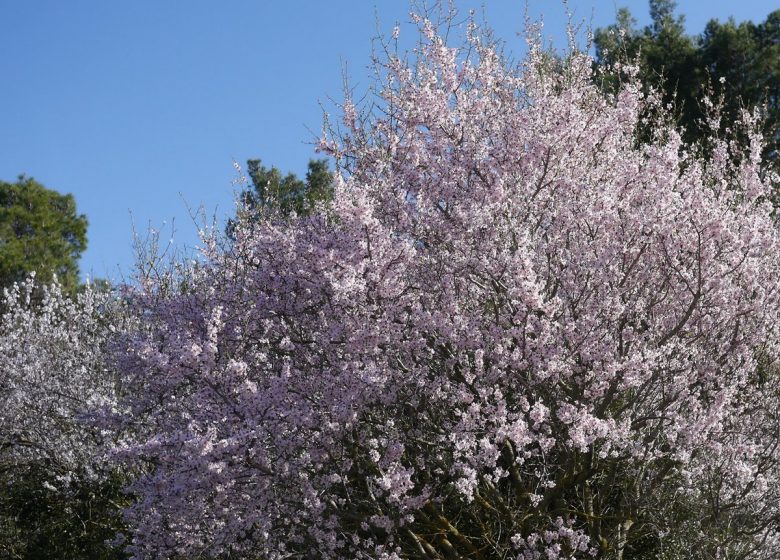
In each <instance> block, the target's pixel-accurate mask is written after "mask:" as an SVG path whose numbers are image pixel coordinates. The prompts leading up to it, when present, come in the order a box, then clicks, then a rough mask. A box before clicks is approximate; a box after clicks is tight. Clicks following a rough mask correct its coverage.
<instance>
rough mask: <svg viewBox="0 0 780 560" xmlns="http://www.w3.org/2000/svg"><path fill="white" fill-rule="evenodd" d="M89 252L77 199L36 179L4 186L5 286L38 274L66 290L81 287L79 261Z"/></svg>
mask: <svg viewBox="0 0 780 560" xmlns="http://www.w3.org/2000/svg"><path fill="white" fill-rule="evenodd" d="M86 247H87V218H86V216H84V215H83V214H79V213H78V212H77V210H76V201H75V199H74V198H73V195H71V194H60V193H58V192H56V191H54V190H51V189H47V188H46V187H44V186H43V185H41V184H40V183H38V182H37V181H35V180H34V179H32V178H30V177H24V176H21V177H19V179H18V180H17V181H16V182H15V183H7V182H4V181H0V287H10V286H11V285H12V284H13V283H15V282H23V281H25V280H26V279H27V277H28V276H29V274H30V273H31V272H35V274H36V277H37V279H38V280H39V281H40V282H49V281H51V279H52V278H53V276H54V275H56V276H57V278H58V280H59V282H60V283H61V284H62V286H64V287H65V288H66V289H68V290H70V289H73V288H75V287H76V286H77V285H78V282H79V267H78V260H79V257H80V256H81V254H82V253H83V252H84V250H85V249H86Z"/></svg>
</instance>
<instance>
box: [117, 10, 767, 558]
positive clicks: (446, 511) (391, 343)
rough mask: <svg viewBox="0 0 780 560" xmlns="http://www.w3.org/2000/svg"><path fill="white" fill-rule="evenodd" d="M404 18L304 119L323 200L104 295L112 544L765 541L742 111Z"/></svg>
mask: <svg viewBox="0 0 780 560" xmlns="http://www.w3.org/2000/svg"><path fill="white" fill-rule="evenodd" d="M418 24H419V27H420V31H421V42H420V45H419V47H418V49H417V51H416V52H415V55H416V56H414V57H411V60H412V61H413V62H411V63H409V62H406V59H403V58H398V57H396V56H395V55H393V54H390V55H388V59H387V60H385V61H384V62H382V63H381V64H380V67H379V68H380V70H381V75H383V76H384V79H383V80H382V81H381V82H380V84H379V90H378V92H377V93H378V95H379V97H380V99H381V103H380V104H379V106H377V107H374V108H373V109H372V110H361V108H360V107H356V106H355V105H353V103H352V102H351V101H349V100H348V101H346V102H345V106H344V123H343V127H344V128H345V131H344V134H343V135H342V136H340V137H338V138H333V137H330V136H327V137H325V138H324V139H323V141H322V145H321V148H322V149H323V150H325V151H327V152H329V153H331V154H332V155H334V156H335V157H336V158H337V159H338V161H339V162H340V171H339V174H338V176H337V178H336V186H335V194H334V199H333V201H332V202H331V203H330V204H328V205H323V206H322V207H321V208H320V211H319V212H315V213H313V214H312V215H311V216H307V217H300V218H297V217H294V216H293V217H292V218H285V217H282V216H279V215H277V214H274V213H273V212H272V211H269V212H268V213H267V215H265V216H264V217H262V218H260V219H259V221H253V222H251V223H250V222H247V223H243V224H237V227H236V229H235V231H234V237H235V240H234V242H233V243H232V245H231V246H230V247H229V248H228V249H224V248H220V246H219V244H217V243H214V242H209V243H207V245H206V248H205V249H204V257H205V262H204V263H203V264H201V265H198V266H197V267H195V268H194V269H193V270H192V271H191V273H190V276H189V277H188V278H187V281H186V282H185V283H183V284H182V286H181V288H180V289H177V290H174V291H171V290H169V289H168V287H167V286H166V289H165V290H161V289H160V287H159V286H157V285H155V283H154V282H148V283H146V284H144V285H143V286H141V288H140V289H139V290H138V291H137V292H136V293H135V294H134V295H133V296H132V298H131V304H132V305H133V306H134V308H135V312H137V313H138V316H139V317H142V318H143V322H144V325H145V327H144V329H140V330H138V331H137V332H135V333H134V334H132V333H131V334H128V335H126V336H125V337H124V339H123V340H122V342H121V343H120V344H118V345H117V348H118V355H117V359H118V367H119V369H120V371H121V372H122V382H123V384H124V388H125V395H126V398H125V400H124V402H123V403H122V405H123V406H126V407H127V408H126V411H127V412H126V415H125V417H124V421H125V422H126V425H128V426H129V425H132V426H133V427H134V429H135V430H136V433H137V437H136V439H135V441H134V442H132V443H129V444H127V445H123V446H121V447H120V448H119V449H117V450H115V454H116V457H117V458H119V459H121V460H123V461H127V462H128V463H129V464H131V465H137V466H141V467H143V468H144V469H145V470H144V473H145V474H143V476H140V477H139V478H138V480H137V481H136V482H135V483H134V484H133V485H132V487H131V492H132V495H134V496H135V497H136V498H137V500H136V501H135V503H134V505H133V506H132V507H131V508H130V509H129V510H128V511H127V520H128V523H129V524H130V527H131V535H130V539H129V541H128V542H129V550H130V551H131V552H132V553H133V554H135V556H136V557H137V558H158V557H159V558H163V557H166V558H167V557H175V556H178V557H184V558H196V557H202V556H223V557H231V558H234V557H249V558H255V557H256V558H269V559H270V558H279V559H281V558H385V559H390V558H423V559H438V558H484V559H488V558H519V559H523V560H530V559H556V558H591V557H602V558H677V557H680V558H722V559H726V558H776V557H777V556H778V554H780V540H778V529H779V528H780V526H779V525H778V520H780V490H778V484H777V481H778V477H779V476H780V472H779V471H778V459H780V451H778V449H777V446H778V443H780V439H778V436H780V415H779V414H778V410H777V409H778V407H777V406H776V402H777V398H778V379H777V374H776V372H775V369H774V367H773V363H774V362H773V360H774V359H775V356H776V354H777V340H778V324H777V318H778V308H780V299H779V298H780V294H779V293H778V288H779V287H780V280H779V278H780V238H779V237H778V232H777V229H776V226H775V224H774V222H773V219H772V216H771V212H772V208H771V206H770V204H769V203H768V202H767V194H768V192H769V189H770V188H771V187H772V186H773V185H774V184H776V181H777V178H776V177H774V176H772V175H771V174H769V173H768V172H765V171H763V170H762V169H761V164H760V153H761V146H760V145H759V140H758V136H757V135H755V134H753V133H751V131H750V127H751V124H752V120H751V117H749V116H746V117H745V121H744V123H741V124H740V123H735V125H734V128H735V129H739V130H740V132H739V134H737V133H736V132H735V134H734V135H733V138H734V139H731V137H730V138H718V137H715V136H713V137H712V138H710V139H709V140H708V142H707V143H706V144H705V145H703V146H695V147H690V146H685V145H683V143H682V142H681V140H680V136H679V134H678V133H677V132H676V131H675V130H674V128H673V127H672V126H671V125H669V124H667V122H666V121H665V120H663V119H661V118H659V116H658V115H659V113H663V108H662V107H659V106H658V102H657V100H656V99H655V98H654V97H653V96H652V95H651V96H648V97H646V96H644V95H643V94H642V93H641V88H640V87H639V85H638V84H637V83H635V82H634V81H633V80H632V78H631V69H630V68H629V69H627V72H626V75H627V78H626V82H625V85H624V86H623V88H622V89H621V90H620V92H619V93H618V94H616V95H614V96H610V95H605V94H604V92H603V91H602V90H601V89H600V88H599V87H598V85H597V83H598V79H599V78H598V76H595V75H594V74H593V72H592V70H591V68H592V61H591V59H590V58H588V57H587V56H586V55H583V54H580V53H578V52H576V51H573V52H570V53H568V54H567V55H566V56H565V57H563V59H561V60H557V59H555V58H553V57H551V56H550V55H549V53H545V52H543V51H542V50H541V49H540V48H539V42H538V41H536V40H532V41H530V54H529V56H528V58H527V60H526V61H525V62H523V63H522V64H520V65H518V66H510V65H509V64H508V63H507V62H506V61H504V60H503V59H502V57H501V55H500V54H499V52H498V51H497V50H496V48H495V46H494V45H493V44H492V43H491V42H490V41H489V40H488V35H487V34H483V33H481V32H480V30H479V29H478V28H477V27H476V26H475V25H473V24H469V25H468V28H467V32H466V35H467V37H466V41H465V45H464V46H462V47H450V46H448V45H447V44H445V41H444V39H443V38H442V36H441V35H440V34H439V33H438V32H437V29H436V27H435V26H434V25H432V24H431V23H430V22H429V21H427V20H425V19H424V18H419V19H418ZM393 36H394V37H397V36H398V33H397V32H394V33H393ZM714 129H715V130H717V126H714ZM736 138H746V140H745V143H740V142H737V140H735V139H736ZM123 410H124V409H123Z"/></svg>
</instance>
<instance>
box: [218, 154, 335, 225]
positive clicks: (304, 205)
mask: <svg viewBox="0 0 780 560" xmlns="http://www.w3.org/2000/svg"><path fill="white" fill-rule="evenodd" d="M247 173H248V175H249V179H250V180H251V182H252V185H251V187H249V188H248V189H246V190H244V191H243V192H242V193H241V198H240V202H241V207H240V208H239V210H238V212H237V214H236V219H250V220H251V219H256V217H257V216H258V215H260V214H261V213H263V212H267V211H274V212H278V213H279V214H280V215H282V216H290V215H291V214H293V213H294V214H296V215H298V216H305V215H308V214H310V213H311V212H312V211H313V210H314V208H315V206H316V205H317V204H318V203H319V202H327V201H328V200H330V198H331V193H332V189H333V175H332V174H331V172H330V171H329V170H328V160H325V159H320V160H311V161H309V168H308V171H307V172H306V178H305V180H301V179H299V178H298V177H297V176H296V175H295V174H294V173H288V174H287V175H285V176H283V175H282V172H281V171H279V169H277V168H276V167H271V168H270V169H268V168H267V167H265V166H264V165H263V164H262V163H261V162H260V160H259V159H250V160H249V161H248V162H247ZM234 225H235V222H234V220H231V221H230V222H229V224H228V234H230V232H231V231H232V229H233V227H234Z"/></svg>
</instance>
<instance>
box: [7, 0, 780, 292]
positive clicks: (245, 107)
mask: <svg viewBox="0 0 780 560" xmlns="http://www.w3.org/2000/svg"><path fill="white" fill-rule="evenodd" d="M457 4H458V6H459V7H460V8H461V9H463V10H466V9H468V8H471V7H475V8H477V9H478V10H481V6H482V5H485V8H484V11H485V13H486V15H487V19H488V22H489V23H490V24H491V25H492V26H493V27H494V28H495V30H496V32H497V34H498V36H499V37H501V38H503V39H506V40H507V41H508V46H509V49H510V50H511V51H512V52H514V53H515V54H517V55H519V54H522V52H523V44H522V41H521V40H520V39H519V38H517V36H516V33H517V32H518V31H520V30H521V29H522V27H523V13H524V6H525V3H524V2H523V0H489V1H484V0H482V1H474V2H466V1H464V0H458V2H457ZM569 4H570V7H571V9H572V10H573V11H574V12H575V18H576V19H577V20H585V21H586V22H587V23H590V24H592V25H593V26H594V27H599V26H604V25H607V24H609V23H611V22H613V21H614V15H615V12H616V8H617V7H621V6H627V7H629V8H630V9H631V11H632V13H633V14H634V16H635V17H636V18H637V19H638V20H639V23H640V25H643V24H646V23H647V21H648V19H649V18H648V14H647V2H646V0H622V1H621V0H615V1H613V0H570V2H569ZM528 6H529V13H530V14H531V15H532V16H533V17H538V16H541V15H543V16H544V20H545V33H546V34H547V35H549V36H550V37H551V38H553V39H554V40H555V42H556V44H558V45H561V46H562V45H563V36H564V35H563V29H564V25H565V15H564V14H565V12H564V8H563V4H562V3H559V2H557V1H556V0H528ZM777 7H778V5H777V2H776V0H744V1H741V2H733V1H727V0H709V1H708V2H701V1H700V0H680V1H679V2H678V10H679V12H680V13H683V14H685V15H686V18H687V26H688V31H689V32H690V33H698V32H699V31H701V30H702V29H703V28H704V25H705V23H706V21H707V20H709V19H710V18H713V17H715V18H719V19H721V20H724V19H726V18H728V17H729V16H734V17H735V18H736V19H737V20H745V19H752V20H753V21H759V20H763V19H764V18H765V17H766V15H767V14H768V13H769V12H770V11H771V10H772V9H775V8H777ZM408 11H409V4H408V3H407V2H406V0H393V1H389V0H384V1H382V0H377V1H376V2H371V1H369V0H350V1H347V0H329V1H326V2H320V1H314V0H311V1H304V0H278V1H269V0H266V1H260V0H256V1H248V0H247V1H237V0H236V1H230V2H215V1H213V0H210V1H206V0H188V1H187V2H184V1H179V2H173V1H160V0H132V1H130V0H125V1H119V0H112V1H105V0H90V1H87V0H70V1H68V2H64V1H61V0H50V1H41V0H24V1H20V0H0V27H1V28H2V29H1V31H0V77H2V85H0V178H2V179H4V180H6V181H11V180H15V178H16V177H17V175H19V174H21V173H25V174H27V175H29V176H32V177H34V178H36V179H37V180H38V181H40V182H42V183H43V184H44V185H46V186H48V187H50V188H53V189H56V190H58V191H61V192H70V193H73V194H74V195H75V197H76V201H77V204H78V208H79V211H80V212H83V213H85V214H86V215H87V217H88V218H89V223H90V225H89V232H88V237H89V248H88V250H87V252H86V253H85V255H84V257H83V258H82V261H81V269H82V274H90V275H92V276H94V277H108V278H112V279H118V278H120V271H121V272H123V273H125V274H126V273H127V272H128V271H129V270H130V269H131V265H132V261H133V254H132V250H131V217H130V212H132V216H133V221H134V222H135V223H136V225H137V227H138V229H141V230H145V229H146V227H147V225H148V224H150V223H151V224H152V225H154V226H160V225H161V224H162V223H163V222H164V221H167V222H168V224H170V222H171V219H175V223H176V230H177V231H176V234H175V239H176V244H177V245H178V246H180V247H183V246H190V247H192V246H193V245H195V244H196V243H197V236H196V233H195V231H196V228H195V226H194V225H193V224H192V222H191V220H190V218H189V217H188V211H187V205H189V206H191V207H198V206H199V205H201V204H203V205H204V207H205V208H206V209H207V210H208V212H209V213H211V214H213V213H215V212H216V215H217V216H218V217H219V218H221V219H224V218H225V217H226V216H228V215H229V214H230V213H231V212H232V205H233V189H234V187H233V185H232V184H231V182H232V180H233V179H234V177H235V172H234V170H233V167H232V163H231V161H232V160H231V158H235V159H236V160H237V161H239V162H241V163H242V164H243V162H244V161H245V160H246V159H248V158H250V157H259V158H262V159H263V161H264V162H265V163H268V164H273V165H276V166H277V167H280V168H281V169H282V170H285V171H287V170H291V171H294V172H296V173H299V174H302V173H303V172H305V169H306V163H307V162H308V160H309V159H310V158H311V157H314V154H313V151H312V147H311V145H309V144H308V142H310V141H311V140H312V136H311V134H310V132H309V129H311V130H313V131H315V132H316V131H319V129H320V125H321V122H322V118H321V110H320V105H319V103H318V102H319V101H324V102H327V100H328V98H329V97H331V98H335V99H340V98H341V85H342V65H343V64H344V63H346V64H347V67H348V73H349V76H350V78H351V85H352V86H354V87H355V89H356V91H357V92H361V91H365V89H366V88H367V86H368V84H369V82H368V79H367V71H366V67H367V64H368V61H369V55H370V50H371V38H372V37H374V36H375V35H376V29H377V27H376V19H375V16H377V15H378V17H379V22H380V24H379V28H380V29H381V30H382V31H384V32H386V33H387V32H389V31H390V30H391V29H392V27H393V25H394V24H395V23H396V22H401V23H402V24H403V23H406V22H408V19H409V18H408ZM404 30H405V31H406V34H407V36H410V35H411V31H412V30H411V29H409V28H408V27H407V28H404V27H403V26H402V34H403V33H404ZM166 236H167V237H169V236H170V235H168V234H166ZM167 237H166V238H167Z"/></svg>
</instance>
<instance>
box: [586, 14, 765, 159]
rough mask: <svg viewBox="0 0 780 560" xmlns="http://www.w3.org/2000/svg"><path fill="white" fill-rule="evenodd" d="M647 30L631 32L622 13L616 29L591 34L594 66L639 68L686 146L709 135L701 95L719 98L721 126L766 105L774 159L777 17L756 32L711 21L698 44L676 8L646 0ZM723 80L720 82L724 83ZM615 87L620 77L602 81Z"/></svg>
mask: <svg viewBox="0 0 780 560" xmlns="http://www.w3.org/2000/svg"><path fill="white" fill-rule="evenodd" d="M649 7H650V17H651V24H650V25H648V26H646V27H645V28H644V29H642V30H637V29H636V27H635V26H636V20H634V19H633V17H632V16H631V14H630V12H629V11H628V10H627V9H626V8H621V9H620V10H619V11H618V16H617V21H616V22H615V23H614V24H613V25H610V26H609V27H607V28H605V29H598V30H597V31H596V33H595V45H596V57H597V63H598V64H599V65H601V66H603V67H607V66H610V67H611V66H613V65H614V64H615V63H616V62H621V61H623V62H625V61H633V60H637V61H638V62H639V75H640V77H641V80H642V82H643V84H645V86H653V87H656V88H660V89H661V91H662V92H663V98H664V101H665V102H666V103H674V105H675V112H676V115H677V118H678V124H679V125H681V126H682V127H684V128H685V134H684V137H685V139H686V140H687V141H688V142H693V141H696V140H698V139H700V138H702V137H706V136H707V135H708V131H707V125H705V124H704V123H703V122H702V120H703V119H704V117H705V115H706V114H707V109H706V107H704V106H703V105H702V100H703V99H704V97H705V95H712V94H714V95H715V96H716V97H717V96H719V95H721V94H722V95H723V97H724V116H725V117H726V118H725V119H724V120H723V122H724V123H733V122H737V121H738V120H739V118H740V111H741V110H742V109H743V108H747V109H752V108H754V107H758V106H762V105H766V109H767V115H766V119H765V121H764V123H763V125H764V134H765V139H766V143H765V148H764V156H765V157H771V158H773V159H774V158H776V157H777V150H778V147H780V108H779V105H778V103H779V102H778V99H779V98H780V10H778V11H775V12H772V13H771V14H769V15H768V16H767V19H766V21H764V22H763V23H759V24H754V23H753V22H743V23H740V24H737V23H736V22H734V21H733V20H729V21H728V22H726V23H720V22H719V21H718V20H711V21H710V22H709V23H708V24H707V26H706V28H705V30H704V32H703V33H702V34H700V35H699V36H696V37H691V36H688V35H686V33H685V28H684V17H683V16H677V15H675V8H676V2H674V1H673V0H650V2H649ZM720 78H724V81H722V82H721V80H720ZM606 80H607V85H608V86H609V87H610V88H613V89H614V87H615V84H616V82H617V80H618V78H617V76H616V75H614V74H612V75H609V74H608V75H607V78H606Z"/></svg>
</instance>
